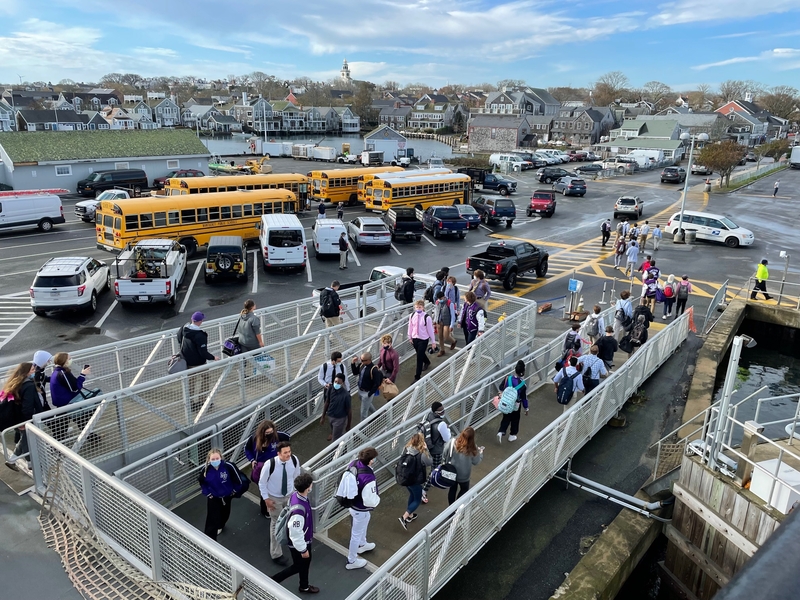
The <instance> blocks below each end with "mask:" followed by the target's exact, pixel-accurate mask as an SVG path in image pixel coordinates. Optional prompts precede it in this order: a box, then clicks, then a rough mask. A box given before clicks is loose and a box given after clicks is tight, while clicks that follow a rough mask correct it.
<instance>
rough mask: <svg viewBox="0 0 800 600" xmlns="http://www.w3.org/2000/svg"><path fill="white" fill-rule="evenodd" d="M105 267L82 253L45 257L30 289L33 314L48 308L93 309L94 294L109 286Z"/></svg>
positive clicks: (94, 306) (95, 307)
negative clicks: (79, 254) (46, 258)
mask: <svg viewBox="0 0 800 600" xmlns="http://www.w3.org/2000/svg"><path fill="white" fill-rule="evenodd" d="M110 284H111V281H110V274H109V268H108V265H107V264H106V263H104V262H103V261H100V260H97V259H94V258H89V257H85V256H64V257H60V258H51V259H50V260H48V261H47V262H46V263H44V265H42V268H41V269H39V272H38V273H36V277H35V278H34V280H33V284H32V285H31V288H30V294H31V307H32V308H33V312H34V314H36V315H38V316H40V317H44V316H46V313H47V312H49V311H57V310H84V309H85V310H88V311H89V312H92V313H94V311H95V310H97V296H98V295H99V294H100V292H102V291H105V290H108V289H110Z"/></svg>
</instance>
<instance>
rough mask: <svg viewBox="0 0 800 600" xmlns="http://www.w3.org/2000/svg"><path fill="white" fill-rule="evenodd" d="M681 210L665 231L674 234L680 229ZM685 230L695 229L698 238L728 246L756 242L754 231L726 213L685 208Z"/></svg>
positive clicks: (732, 246)
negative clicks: (734, 220) (737, 222)
mask: <svg viewBox="0 0 800 600" xmlns="http://www.w3.org/2000/svg"><path fill="white" fill-rule="evenodd" d="M680 214H681V213H679V212H677V213H675V214H674V215H672V216H671V217H670V219H669V221H667V226H666V227H664V233H670V234H672V235H674V234H675V232H676V231H677V230H678V220H679V218H680ZM683 230H684V231H695V232H696V234H697V239H698V240H706V241H709V242H720V243H722V244H725V245H726V246H728V248H736V247H738V246H752V245H753V242H755V236H754V235H753V232H752V231H750V230H749V229H745V228H744V227H739V225H737V224H736V223H734V222H733V221H732V220H731V219H729V218H728V217H726V216H724V215H716V214H713V213H706V212H698V211H691V210H685V211H683Z"/></svg>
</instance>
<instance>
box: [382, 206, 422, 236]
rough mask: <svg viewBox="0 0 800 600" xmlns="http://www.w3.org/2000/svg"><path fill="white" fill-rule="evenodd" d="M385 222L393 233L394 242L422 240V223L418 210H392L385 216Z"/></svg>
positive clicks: (398, 208) (404, 208) (399, 208)
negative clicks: (418, 216) (399, 240)
mask: <svg viewBox="0 0 800 600" xmlns="http://www.w3.org/2000/svg"><path fill="white" fill-rule="evenodd" d="M383 222H384V223H386V226H387V227H388V228H389V231H391V232H392V240H393V241H394V240H396V239H406V240H417V241H420V240H421V239H422V231H423V230H422V221H420V220H419V219H418V218H417V209H415V208H410V207H407V208H406V207H399V206H398V207H397V208H392V209H390V210H389V211H387V213H386V214H385V215H384V216H383Z"/></svg>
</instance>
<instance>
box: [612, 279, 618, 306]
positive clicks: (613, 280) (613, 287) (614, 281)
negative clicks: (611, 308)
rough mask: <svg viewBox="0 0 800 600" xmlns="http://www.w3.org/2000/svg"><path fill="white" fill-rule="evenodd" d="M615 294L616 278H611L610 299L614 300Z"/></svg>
mask: <svg viewBox="0 0 800 600" xmlns="http://www.w3.org/2000/svg"><path fill="white" fill-rule="evenodd" d="M616 294H617V278H616V277H614V279H612V280H611V301H612V302H613V301H614V296H616Z"/></svg>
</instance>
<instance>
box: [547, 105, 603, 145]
mask: <svg viewBox="0 0 800 600" xmlns="http://www.w3.org/2000/svg"><path fill="white" fill-rule="evenodd" d="M613 125H614V117H613V113H612V112H611V111H609V110H605V111H602V110H597V109H595V108H594V107H586V106H583V107H580V108H570V107H562V108H561V110H560V111H559V113H558V115H557V116H556V117H554V118H553V125H552V128H551V135H550V139H551V140H560V141H564V142H568V143H570V144H574V145H576V146H582V145H591V144H596V143H597V142H599V141H600V137H601V136H602V135H603V133H604V132H607V131H609V130H610V129H611V127H612V126H613Z"/></svg>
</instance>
